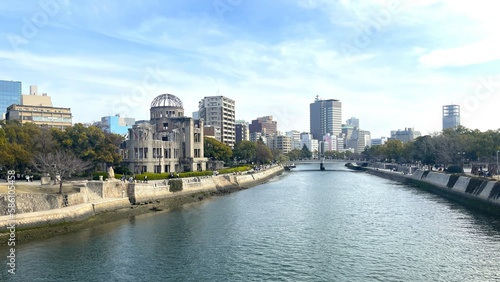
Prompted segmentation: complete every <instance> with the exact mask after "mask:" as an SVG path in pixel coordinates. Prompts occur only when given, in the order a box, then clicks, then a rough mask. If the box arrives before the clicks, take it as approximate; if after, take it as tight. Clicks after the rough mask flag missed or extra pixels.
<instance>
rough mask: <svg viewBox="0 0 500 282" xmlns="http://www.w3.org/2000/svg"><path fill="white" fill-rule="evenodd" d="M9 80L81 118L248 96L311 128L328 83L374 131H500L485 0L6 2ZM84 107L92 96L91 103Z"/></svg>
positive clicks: (240, 107)
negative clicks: (167, 101)
mask: <svg viewBox="0 0 500 282" xmlns="http://www.w3.org/2000/svg"><path fill="white" fill-rule="evenodd" d="M0 11H1V12H0V14H1V15H2V27H3V28H2V31H1V34H2V35H3V36H1V37H0V62H1V63H2V65H4V66H8V67H7V68H4V69H2V70H0V79H2V80H15V81H22V83H23V84H24V85H23V89H22V93H23V94H26V93H28V88H27V87H29V85H38V86H39V89H40V91H41V92H47V93H48V94H49V95H51V96H52V99H53V100H54V102H55V103H57V105H60V106H62V107H69V108H71V110H72V112H73V115H74V122H92V121H98V120H100V118H101V117H103V116H109V115H111V116H113V115H115V114H121V115H122V116H123V117H133V118H135V119H137V120H140V119H147V117H148V115H149V113H148V110H147V109H149V103H150V101H151V100H152V99H153V98H154V97H156V96H158V95H160V94H163V93H171V94H174V95H176V96H177V97H179V98H180V99H181V100H182V101H183V102H184V105H185V109H186V112H187V113H190V112H193V111H195V110H196V109H197V106H198V101H199V100H200V99H201V98H203V97H205V96H216V95H223V96H226V97H229V98H231V99H233V100H235V101H236V103H237V106H236V119H245V120H247V121H250V120H252V119H254V118H256V117H259V116H266V115H272V116H273V117H275V119H276V120H277V121H278V123H279V130H280V131H283V132H285V131H290V130H298V131H301V132H308V131H309V120H308V116H309V113H308V105H309V104H310V103H312V102H313V101H314V98H315V96H316V95H319V97H320V98H321V99H336V100H340V101H341V102H342V106H343V109H342V123H344V122H345V121H346V120H347V119H348V118H350V117H356V118H359V120H360V122H361V123H362V124H363V126H362V127H363V129H365V130H369V131H370V132H371V133H372V134H371V136H372V137H373V138H378V137H381V136H388V135H389V134H390V131H391V130H397V129H403V128H406V127H413V128H415V130H419V131H421V132H422V134H428V133H433V132H439V131H441V129H442V112H441V111H442V106H443V105H448V104H457V105H460V106H461V110H462V111H461V112H462V114H461V124H462V125H463V126H466V127H469V128H472V129H476V128H477V129H480V130H482V131H484V130H488V129H494V130H496V129H498V127H499V126H498V125H497V123H495V119H494V118H492V116H493V117H494V115H495V113H497V111H495V105H498V104H499V102H500V100H499V99H500V95H498V89H499V84H500V82H497V81H500V78H499V76H498V74H497V73H496V72H495V69H496V68H497V67H498V65H499V61H498V59H499V58H500V55H498V54H497V51H496V50H498V48H497V47H498V45H499V43H497V42H500V40H498V39H499V38H498V37H500V35H498V32H497V31H496V30H495V29H496V26H498V23H499V21H500V20H499V19H497V17H496V14H495V11H494V9H491V8H490V7H489V5H488V2H486V1H479V2H474V3H469V2H467V1H433V0H429V1H419V3H407V2H405V1H363V2H361V1H339V2H335V3H329V2H328V1H320V0H308V1H274V2H273V3H268V2H265V1H243V0H242V1H224V0H217V1H212V2H210V1H209V2H207V3H196V4H193V3H192V2H191V3H190V2H184V1H183V2H181V1H171V2H168V3H163V2H161V1H150V2H148V5H147V6H146V5H141V4H135V3H133V2H130V3H123V2H119V1H107V2H106V3H99V4H97V3H96V4H94V5H92V4H88V3H86V4H83V3H74V2H70V1H62V0H61V1H56V0H52V1H50V0H48V1H26V2H24V4H23V5H15V3H14V2H13V1H4V2H2V3H0ZM82 105H85V106H82Z"/></svg>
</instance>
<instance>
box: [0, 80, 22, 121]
mask: <svg viewBox="0 0 500 282" xmlns="http://www.w3.org/2000/svg"><path fill="white" fill-rule="evenodd" d="M21 93H22V83H21V81H7V80H0V119H5V114H6V113H7V108H8V107H9V106H10V105H19V104H21Z"/></svg>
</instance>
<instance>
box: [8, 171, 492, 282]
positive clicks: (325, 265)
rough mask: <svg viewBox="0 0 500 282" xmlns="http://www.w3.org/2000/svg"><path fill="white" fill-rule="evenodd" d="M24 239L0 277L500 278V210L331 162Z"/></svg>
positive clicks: (58, 279)
mask: <svg viewBox="0 0 500 282" xmlns="http://www.w3.org/2000/svg"><path fill="white" fill-rule="evenodd" d="M318 168H319V165H318V164H301V165H298V166H297V168H296V169H295V171H292V172H285V173H284V174H283V175H281V176H279V177H276V178H274V179H273V180H272V181H270V182H269V183H266V184H263V185H260V186H257V187H254V188H251V189H247V190H244V191H240V192H237V193H232V194H229V195H226V196H223V197H215V198H211V199H208V200H205V201H202V202H199V203H194V204H189V205H186V206H183V207H181V208H177V209H175V210H172V211H164V212H156V213H151V214H147V215H141V216H137V217H135V218H130V219H128V220H123V221H118V222H113V223H109V224H104V225H99V226H95V227H93V228H90V229H86V230H83V231H80V232H76V233H72V234H67V235H62V236H58V237H54V238H50V239H46V240H39V241H35V242H30V243H26V244H22V245H19V246H16V274H15V275H12V274H9V273H7V270H8V267H7V266H6V262H7V261H6V256H7V255H8V250H7V249H6V248H5V247H2V248H1V249H0V253H1V254H2V257H1V259H0V261H2V262H3V263H2V265H3V266H2V267H3V269H2V272H1V274H0V280H1V281H495V280H498V281H500V219H499V218H498V217H494V216H488V215H484V214H480V213H477V212H474V211H471V210H468V209H466V208H464V207H462V206H460V205H459V204H455V203H452V202H449V201H448V200H446V199H443V198H441V197H439V196H436V195H433V194H430V193H428V192H424V191H420V190H418V189H416V188H413V187H410V186H407V185H402V184H399V183H397V182H393V181H389V180H385V179H382V178H379V177H376V176H372V175H368V174H365V173H362V172H355V171H350V170H347V169H345V168H344V167H343V164H340V163H329V164H327V165H326V168H327V171H318Z"/></svg>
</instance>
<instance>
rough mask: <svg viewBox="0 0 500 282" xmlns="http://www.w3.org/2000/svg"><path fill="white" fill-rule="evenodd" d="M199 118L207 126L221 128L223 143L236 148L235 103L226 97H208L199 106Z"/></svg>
mask: <svg viewBox="0 0 500 282" xmlns="http://www.w3.org/2000/svg"><path fill="white" fill-rule="evenodd" d="M198 117H199V118H200V119H204V122H205V124H206V125H213V126H215V127H218V128H220V132H221V137H220V140H219V141H221V142H222V143H224V144H226V145H228V146H229V147H231V148H234V143H235V141H236V136H235V127H234V123H235V102H234V100H232V99H229V98H227V97H224V96H208V97H205V98H203V99H201V101H200V103H199V104H198Z"/></svg>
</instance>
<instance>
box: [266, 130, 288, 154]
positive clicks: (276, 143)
mask: <svg viewBox="0 0 500 282" xmlns="http://www.w3.org/2000/svg"><path fill="white" fill-rule="evenodd" d="M267 146H268V147H269V149H271V150H280V151H281V152H283V154H286V153H288V152H290V151H291V150H292V142H291V138H290V137H288V136H283V135H278V134H275V135H273V136H272V137H269V139H268V142H267Z"/></svg>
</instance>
